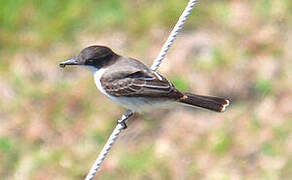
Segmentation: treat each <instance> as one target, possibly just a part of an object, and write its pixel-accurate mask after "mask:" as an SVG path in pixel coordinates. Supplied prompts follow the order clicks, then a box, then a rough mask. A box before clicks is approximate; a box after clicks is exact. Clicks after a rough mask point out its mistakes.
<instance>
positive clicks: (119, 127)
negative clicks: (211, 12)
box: [85, 0, 197, 180]
mask: <svg viewBox="0 0 292 180" xmlns="http://www.w3.org/2000/svg"><path fill="white" fill-rule="evenodd" d="M196 3H197V0H190V1H189V3H188V5H187V7H186V8H185V10H184V12H183V13H182V15H181V16H180V18H179V20H178V21H177V23H176V25H175V26H174V28H173V30H172V31H171V33H170V35H169V37H168V39H167V41H166V42H165V43H164V45H163V46H162V48H161V50H160V53H159V54H158V56H157V58H156V59H155V60H154V62H153V65H152V66H151V69H152V70H153V71H156V70H157V69H158V67H159V66H160V64H161V62H162V60H163V59H164V58H165V56H166V54H167V52H168V50H169V48H170V47H171V45H172V44H173V42H174V40H175V38H176V36H177V34H178V33H179V31H180V30H181V29H182V27H183V25H184V24H185V22H186V20H187V18H188V16H189V15H190V13H191V11H192V9H193V8H194V6H195V4H196ZM132 115H133V112H132V111H131V110H127V111H126V112H125V113H124V114H123V115H122V117H121V119H120V120H119V121H118V124H117V126H116V128H115V129H114V131H113V132H112V134H111V136H110V137H109V138H108V140H107V142H106V144H105V145H104V147H103V149H102V150H101V152H100V153H99V155H98V157H97V159H96V161H95V162H94V164H93V165H92V167H91V169H90V171H89V173H88V174H87V176H86V178H85V180H92V179H93V178H94V176H95V174H96V172H97V171H98V170H99V168H100V166H101V164H102V162H103V161H104V159H105V158H106V156H107V154H108V153H109V151H110V150H111V148H112V147H113V145H114V143H115V141H116V140H117V138H118V136H119V135H120V133H121V132H122V130H123V129H125V125H123V124H124V123H125V122H126V121H127V119H128V118H129V117H130V116H132Z"/></svg>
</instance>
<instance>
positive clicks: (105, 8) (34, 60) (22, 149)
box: [0, 0, 292, 180]
mask: <svg viewBox="0 0 292 180" xmlns="http://www.w3.org/2000/svg"><path fill="white" fill-rule="evenodd" d="M187 2H188V1H187V0H135V1H134V0H99V1H94V0H70V1H69V0H67V1H66V0H65V1H59V0H13V1H7V0H0V95H1V99H0V177H1V179H9V180H10V179H23V180H26V179H32V180H36V179H43V180H51V179H57V180H59V179H60V180H61V179H62V180H67V179H68V180H69V179H76V180H77V179H82V178H84V177H85V175H86V173H87V172H88V170H89V168H90V167H91V165H92V163H93V162H94V160H95V158H96V157H97V155H98V153H99V151H100V150H101V148H102V146H103V144H104V143H105V141H106V140H107V138H108V136H109V135H110V133H111V132H112V130H113V128H114V127H115V125H116V121H117V119H118V118H120V116H121V114H122V113H123V112H124V109H123V108H122V107H119V106H117V105H115V104H114V103H112V102H111V101H110V100H108V99H107V98H106V97H104V96H103V95H102V94H101V93H100V92H98V91H97V89H96V87H95V84H94V82H93V77H92V75H91V74H90V73H89V72H87V71H86V70H84V69H82V68H65V69H60V68H59V67H58V63H59V62H61V61H63V60H67V59H69V58H72V57H74V56H75V55H76V54H78V53H79V52H80V50H81V49H83V48H84V47H87V46H89V45H94V44H99V45H107V46H109V47H111V48H112V49H113V50H114V51H115V52H117V53H119V54H122V55H125V56H130V57H134V58H137V59H140V60H142V61H143V62H144V63H145V64H147V65H149V66H150V65H151V64H152V62H153V59H155V57H156V55H157V54H158V53H159V50H160V48H161V46H162V45H163V42H164V41H165V40H166V39H167V37H168V35H169V32H170V30H171V29H172V27H173V26H174V25H175V23H176V21H177V19H178V17H179V16H180V14H181V13H182V11H183V9H184V8H185V6H186V4H187ZM291 12H292V1H291V0H277V1H275V0H257V1H253V0H204V1H199V3H198V4H197V5H196V7H195V9H194V10H193V12H192V14H191V15H190V18H189V19H188V21H187V23H186V25H185V27H184V29H183V31H182V32H181V33H180V34H179V36H178V38H177V40H176V41H175V43H174V46H173V47H172V48H171V49H170V51H169V53H168V55H167V58H166V59H165V61H164V62H163V63H162V65H161V67H160V69H159V72H160V73H161V74H163V75H165V76H166V77H168V78H169V79H170V80H171V81H172V82H174V84H175V85H176V86H177V88H178V89H180V90H183V91H191V92H194V93H198V94H203V95H216V96H223V97H229V98H231V99H232V105H231V106H230V108H229V109H228V110H227V111H226V112H225V113H213V112H209V111H202V110H194V109H190V108H185V107H180V108H173V109H170V110H166V109H157V110H154V111H152V112H151V113H144V114H140V115H136V116H135V117H134V118H132V120H131V121H130V122H129V128H128V129H127V130H126V131H124V132H123V133H122V134H121V136H120V138H119V139H118V141H117V143H116V144H115V146H114V148H113V149H112V151H111V152H110V154H109V156H108V158H107V159H106V160H105V162H104V164H103V165H102V168H101V171H100V172H99V173H98V175H97V178H96V179H105V180H107V179H108V180H110V179H174V180H178V179H211V180H213V179H214V180H217V179H219V180H229V179H230V180H237V179H269V180H274V179H292V86H291V82H292V61H291V60H292V50H291V49H292V19H291V18H292V13H291Z"/></svg>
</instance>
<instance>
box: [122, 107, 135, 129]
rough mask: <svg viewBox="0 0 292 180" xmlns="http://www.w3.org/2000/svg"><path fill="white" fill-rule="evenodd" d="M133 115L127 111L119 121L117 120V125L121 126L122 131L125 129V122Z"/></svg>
mask: <svg viewBox="0 0 292 180" xmlns="http://www.w3.org/2000/svg"><path fill="white" fill-rule="evenodd" d="M133 114H134V113H133V112H132V111H131V110H127V111H126V112H125V113H124V114H123V116H122V118H121V119H119V120H118V124H120V125H122V126H123V129H127V127H128V126H127V124H126V121H127V120H128V119H129V118H130V117H131V116H132V115H133Z"/></svg>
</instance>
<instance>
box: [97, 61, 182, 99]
mask: <svg viewBox="0 0 292 180" xmlns="http://www.w3.org/2000/svg"><path fill="white" fill-rule="evenodd" d="M138 63H140V62H138ZM141 64H142V63H141ZM141 64H139V65H140V67H138V66H137V65H136V66H125V65H123V66H117V67H115V68H113V69H111V70H110V71H108V72H107V73H105V74H104V75H103V76H102V78H101V84H102V86H103V88H104V90H105V91H106V92H107V93H109V94H110V95H112V96H116V97H120V96H126V97H167V98H173V99H178V98H180V97H182V96H183V94H182V93H180V92H179V91H178V90H177V89H176V88H175V87H174V86H173V84H172V83H171V82H169V81H168V80H167V79H166V78H164V77H163V76H161V75H160V74H158V73H157V72H153V71H151V70H149V69H148V68H147V67H146V66H145V65H144V64H142V65H143V66H144V67H142V65H141ZM119 67H123V68H119Z"/></svg>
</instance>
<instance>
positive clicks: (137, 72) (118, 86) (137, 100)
mask: <svg viewBox="0 0 292 180" xmlns="http://www.w3.org/2000/svg"><path fill="white" fill-rule="evenodd" d="M59 66H60V67H61V68H65V67H66V66H81V67H85V68H87V69H88V70H90V71H91V72H92V73H93V76H94V82H95V85H96V87H97V89H99V91H100V92H101V93H103V94H105V95H106V96H107V97H108V98H110V99H111V100H112V101H114V102H115V103H117V104H120V105H122V106H124V107H125V108H127V109H128V110H129V112H133V113H135V112H142V111H144V110H146V109H151V108H155V107H160V106H165V105H168V104H185V105H188V106H192V107H198V108H203V109H207V110H211V111H215V112H224V111H225V110H226V108H227V106H229V104H230V100H229V99H226V98H221V97H215V96H205V95H197V94H193V93H189V92H182V91H180V90H178V89H177V88H176V87H175V86H174V84H173V83H171V82H170V81H169V80H167V79H166V78H165V77H164V76H162V75H161V74H160V73H158V72H156V71H153V70H151V69H150V68H148V67H147V66H146V65H145V64H143V63H142V62H141V61H139V60H137V59H134V58H130V57H124V56H121V55H118V54H117V53H115V52H114V51H113V50H112V49H110V48H109V47H106V46H101V45H93V46H89V47H86V48H84V49H83V50H82V51H81V52H80V53H79V54H78V55H77V56H76V57H74V58H72V59H69V60H67V61H64V62H61V63H60V64H59Z"/></svg>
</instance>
